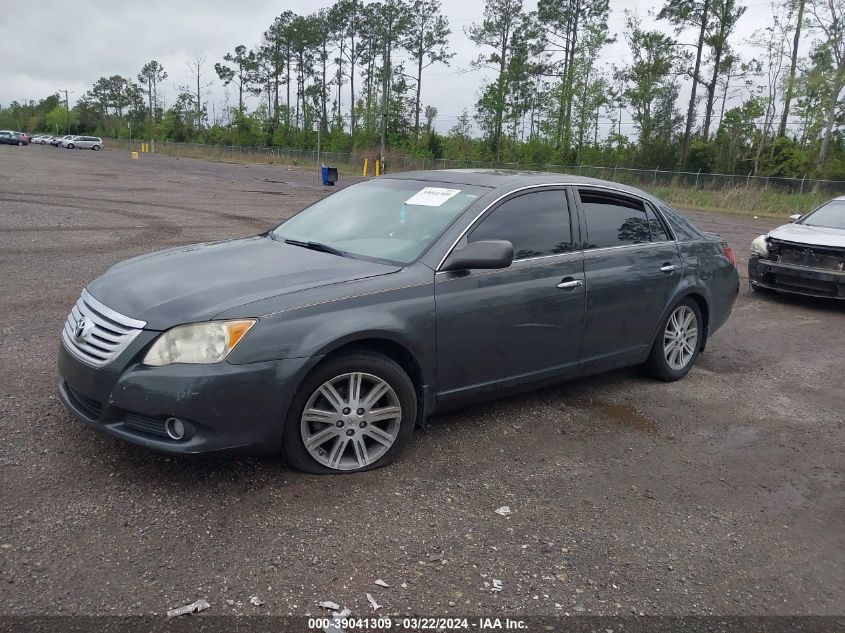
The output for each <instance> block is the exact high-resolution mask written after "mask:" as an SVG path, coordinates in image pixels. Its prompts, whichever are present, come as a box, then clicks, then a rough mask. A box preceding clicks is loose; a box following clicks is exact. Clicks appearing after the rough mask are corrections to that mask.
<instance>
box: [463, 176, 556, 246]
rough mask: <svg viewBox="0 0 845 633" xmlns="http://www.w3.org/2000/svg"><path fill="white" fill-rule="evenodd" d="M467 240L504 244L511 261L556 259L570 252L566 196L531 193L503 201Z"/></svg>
mask: <svg viewBox="0 0 845 633" xmlns="http://www.w3.org/2000/svg"><path fill="white" fill-rule="evenodd" d="M467 240H468V241H470V242H478V241H480V240H508V241H509V242H511V243H512V244H513V258H514V259H527V258H529V257H542V256H544V255H557V254H559V253H567V252H569V251H571V250H572V230H571V227H570V224H569V210H568V207H567V204H566V192H565V191H563V190H552V191H535V192H533V193H524V194H522V195H519V196H517V197H516V198H511V199H510V200H506V201H505V202H503V203H502V204H501V205H499V206H498V207H497V208H496V209H494V210H493V211H492V212H491V213H490V215H488V216H487V217H486V218H484V219H483V220H482V221H481V224H479V225H478V226H477V227H476V228H475V229H473V230H472V232H470V234H469V236H468V237H467Z"/></svg>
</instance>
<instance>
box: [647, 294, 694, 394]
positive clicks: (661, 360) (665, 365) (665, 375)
mask: <svg viewBox="0 0 845 633" xmlns="http://www.w3.org/2000/svg"><path fill="white" fill-rule="evenodd" d="M681 306H687V307H688V308H690V309H691V310H692V312H693V314H694V315H695V320H696V328H697V329H698V339H696V342H695V352H694V353H693V355H692V358H690V360H689V362H688V363H687V364H686V366H685V367H683V368H682V369H673V368H672V367H670V366H669V362H668V361H667V360H666V354H665V353H664V351H663V336H664V334H665V332H666V324H667V323H669V319H670V318H671V317H672V314H673V313H674V312H675V310H677V309H678V308H680V307H681ZM702 336H704V319H703V318H702V316H701V308H700V307H699V306H698V303H697V302H696V301H695V300H694V299H691V298H689V297H687V298H684V299H681V300H680V301H678V302H677V303H675V304H674V305H673V306H672V308H671V309H670V310H669V311H668V312H667V313H666V316H664V317H663V320H661V321H660V328H659V329H658V331H657V337H656V338H655V340H654V345H653V346H652V349H651V355H650V357H649V364H650V365H651V369H652V371H653V373H655V375H656V376H657V377H658V378H660V379H661V380H665V381H667V382H671V381H675V380H680V379H681V378H683V377H684V376H686V375H687V374H688V373H689V371H690V369H692V367H693V365H695V363H696V361H697V360H698V356H699V354H701V341H702Z"/></svg>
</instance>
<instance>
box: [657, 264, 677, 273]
mask: <svg viewBox="0 0 845 633" xmlns="http://www.w3.org/2000/svg"><path fill="white" fill-rule="evenodd" d="M676 268H677V266H675V264H663V265H662V266H661V267H660V272H662V273H671V272H672V271H673V270H675V269H676Z"/></svg>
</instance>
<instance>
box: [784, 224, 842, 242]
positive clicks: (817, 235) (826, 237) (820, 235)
mask: <svg viewBox="0 0 845 633" xmlns="http://www.w3.org/2000/svg"><path fill="white" fill-rule="evenodd" d="M768 237H771V238H774V239H776V240H783V241H785V242H796V243H798V244H812V245H813V246H832V247H834V248H845V230H843V229H831V228H827V227H823V226H807V225H806V224H784V225H783V226H779V227H778V228H776V229H775V230H773V231H771V232H769V235H768Z"/></svg>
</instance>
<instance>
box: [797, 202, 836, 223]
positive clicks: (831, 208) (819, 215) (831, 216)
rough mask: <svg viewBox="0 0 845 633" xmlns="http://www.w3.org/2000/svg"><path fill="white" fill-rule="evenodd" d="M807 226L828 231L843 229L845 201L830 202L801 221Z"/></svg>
mask: <svg viewBox="0 0 845 633" xmlns="http://www.w3.org/2000/svg"><path fill="white" fill-rule="evenodd" d="M801 224H806V225H807V226H819V227H824V228H828V229H845V200H831V201H830V202H828V203H827V204H823V205H822V206H820V207H819V208H818V209H816V210H815V211H813V212H812V213H811V214H810V215H808V216H807V217H806V218H804V219H803V220H802V221H801Z"/></svg>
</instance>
